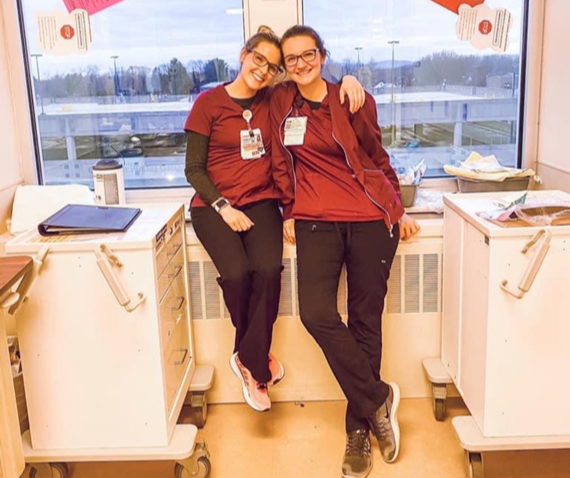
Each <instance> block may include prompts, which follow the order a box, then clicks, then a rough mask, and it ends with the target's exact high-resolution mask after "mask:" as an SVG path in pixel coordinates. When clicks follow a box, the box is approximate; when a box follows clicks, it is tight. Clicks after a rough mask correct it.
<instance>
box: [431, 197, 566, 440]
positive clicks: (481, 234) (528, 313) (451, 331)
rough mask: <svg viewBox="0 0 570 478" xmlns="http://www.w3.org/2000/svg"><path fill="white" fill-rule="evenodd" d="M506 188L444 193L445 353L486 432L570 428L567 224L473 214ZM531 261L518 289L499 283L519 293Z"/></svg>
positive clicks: (523, 433) (545, 432)
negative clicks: (497, 220)
mask: <svg viewBox="0 0 570 478" xmlns="http://www.w3.org/2000/svg"><path fill="white" fill-rule="evenodd" d="M506 194H511V195H512V193H482V194H455V195H447V196H445V197H444V204H445V226H444V256H443V257H444V259H443V264H444V275H443V277H444V288H443V291H444V297H443V331H442V362H443V364H444V366H445V367H446V369H447V371H448V373H449V375H450V376H451V377H452V379H453V381H454V383H455V385H456V387H457V389H458V390H459V392H460V393H461V396H462V397H463V399H464V401H465V403H466V404H467V407H468V408H469V411H470V412H471V414H472V415H473V418H474V420H475V422H476V423H477V425H478V427H479V429H480V430H481V433H482V434H483V436H484V437H490V438H492V437H533V436H534V437H536V436H554V435H570V407H569V406H568V404H569V403H570V381H569V380H568V377H567V370H568V369H569V368H570V347H569V346H568V343H569V340H570V312H569V311H570V293H569V284H570V226H555V227H546V228H540V227H510V228H502V227H500V226H497V225H495V224H493V223H491V222H488V221H485V220H483V219H481V218H480V217H478V216H477V213H478V212H480V211H487V210H494V209H496V208H497V207H496V206H495V205H494V203H493V199H494V198H503V197H505V195H506ZM528 194H529V197H531V198H532V197H540V196H543V197H545V196H552V195H556V196H558V197H559V198H560V200H561V201H564V202H570V195H569V194H566V193H562V192H559V191H533V192H529V193H528ZM541 230H545V232H544V233H543V234H542V235H541V236H540V237H539V238H538V241H537V243H536V244H535V245H533V246H531V247H530V248H529V250H528V252H527V253H525V254H523V253H522V252H521V251H522V250H523V248H524V247H525V246H527V245H528V244H529V242H530V241H531V239H532V238H533V237H534V236H535V234H537V233H538V232H539V231H541ZM549 235H551V237H550V248H549V249H548V250H544V249H543V244H545V240H546V238H547V236H549ZM541 250H543V251H545V252H546V254H545V256H544V261H543V262H542V264H540V261H538V262H537V257H539V254H540V251H541ZM533 265H534V266H539V267H538V272H537V274H536V277H535V279H534V282H533V283H532V285H531V287H530V290H529V291H528V293H526V295H524V297H522V298H520V299H517V298H516V297H514V296H513V295H511V294H509V293H508V292H507V291H506V290H505V289H504V288H502V287H501V284H504V281H507V283H506V285H505V287H506V288H507V289H508V290H510V291H512V292H514V293H520V292H521V291H520V289H519V288H518V286H519V285H521V284H522V282H521V281H522V279H523V278H524V277H528V276H527V273H528V272H529V271H532V270H533V269H532V266H533ZM535 270H537V268H536V267H535ZM527 284H528V283H527ZM523 288H525V287H524V285H523Z"/></svg>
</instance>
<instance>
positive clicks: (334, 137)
mask: <svg viewBox="0 0 570 478" xmlns="http://www.w3.org/2000/svg"><path fill="white" fill-rule="evenodd" d="M332 137H333V139H334V140H335V141H336V142H337V144H338V145H339V146H340V147H341V148H342V152H343V153H344V160H345V161H346V164H347V165H348V167H349V168H350V170H351V171H352V172H354V168H353V167H352V164H350V161H349V159H348V154H346V149H344V146H343V145H342V144H341V142H340V141H339V140H338V139H336V136H335V135H334V131H333V132H332ZM362 188H363V189H364V192H365V193H366V195H367V196H368V199H370V200H371V201H372V202H373V203H374V204H376V206H378V207H379V208H380V209H382V211H384V213H385V214H386V218H387V219H388V230H389V232H390V237H391V238H393V237H394V233H393V232H392V231H393V229H394V226H393V225H392V219H391V218H390V214H389V213H388V211H387V210H386V209H385V208H384V207H383V206H382V205H381V204H378V202H376V201H375V200H374V198H373V197H372V196H370V193H369V192H368V190H367V189H366V186H364V185H362Z"/></svg>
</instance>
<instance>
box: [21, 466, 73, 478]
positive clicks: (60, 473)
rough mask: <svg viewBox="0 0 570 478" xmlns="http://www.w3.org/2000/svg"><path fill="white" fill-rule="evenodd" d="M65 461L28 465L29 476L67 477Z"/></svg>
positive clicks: (32, 477)
mask: <svg viewBox="0 0 570 478" xmlns="http://www.w3.org/2000/svg"><path fill="white" fill-rule="evenodd" d="M68 476H69V469H68V468H67V464H66V463H48V464H41V465H40V464H37V465H35V464H34V465H30V478H68Z"/></svg>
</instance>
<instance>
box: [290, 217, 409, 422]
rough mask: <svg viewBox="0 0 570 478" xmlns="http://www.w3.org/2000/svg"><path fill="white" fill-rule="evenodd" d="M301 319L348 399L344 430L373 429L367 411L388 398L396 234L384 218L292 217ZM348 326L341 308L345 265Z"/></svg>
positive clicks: (395, 228) (373, 409)
mask: <svg viewBox="0 0 570 478" xmlns="http://www.w3.org/2000/svg"><path fill="white" fill-rule="evenodd" d="M295 234H296V238H297V262H298V279H299V307H300V313H301V321H302V322H303V324H304V325H305V327H306V328H307V330H308V332H309V333H310V334H311V335H312V336H313V338H314V339H315V340H316V341H317V343H318V344H319V346H320V347H321V349H322V350H323V353H324V354H325V357H326V359H327V361H328V363H329V366H330V367H331V369H332V372H333V374H334V376H335V377H336V379H337V381H338V383H339V384H340V386H341V388H342V390H343V392H344V394H345V396H346V398H347V400H348V407H347V411H346V431H347V432H351V431H354V430H357V429H366V430H367V429H369V426H368V422H367V421H366V417H367V416H368V415H370V414H371V413H373V412H374V411H376V410H377V409H378V408H379V407H380V406H381V405H382V404H383V403H384V401H385V400H386V398H387V397H388V393H389V387H388V385H387V384H386V383H385V382H383V381H382V380H381V378H380V362H381V358H382V312H383V309H384V299H385V297H386V293H387V285H388V278H389V276H390V267H391V266H392V261H393V259H394V256H395V254H396V249H397V247H398V241H399V228H398V226H395V227H394V229H393V231H392V235H393V237H390V233H389V231H388V228H387V227H386V225H385V224H384V222H383V221H371V222H323V221H304V220H298V221H296V223H295ZM344 264H346V272H347V281H348V326H347V325H345V324H344V323H343V322H342V320H341V317H340V315H339V313H338V308H337V291H338V283H339V277H340V274H341V270H342V267H343V265H344Z"/></svg>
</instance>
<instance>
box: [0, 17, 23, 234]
mask: <svg viewBox="0 0 570 478" xmlns="http://www.w3.org/2000/svg"><path fill="white" fill-rule="evenodd" d="M9 72H10V62H9V60H8V49H7V41H6V28H5V22H4V17H3V11H2V10H1V9H0V145H1V148H0V234H1V233H3V232H5V230H6V218H7V217H8V216H9V214H10V210H11V207H12V199H13V196H14V191H15V189H16V186H17V185H18V184H19V183H21V182H23V180H24V175H23V171H22V167H21V164H20V150H19V144H18V134H17V131H16V121H15V115H14V103H13V101H12V98H13V95H12V88H11V86H10V76H9Z"/></svg>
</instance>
